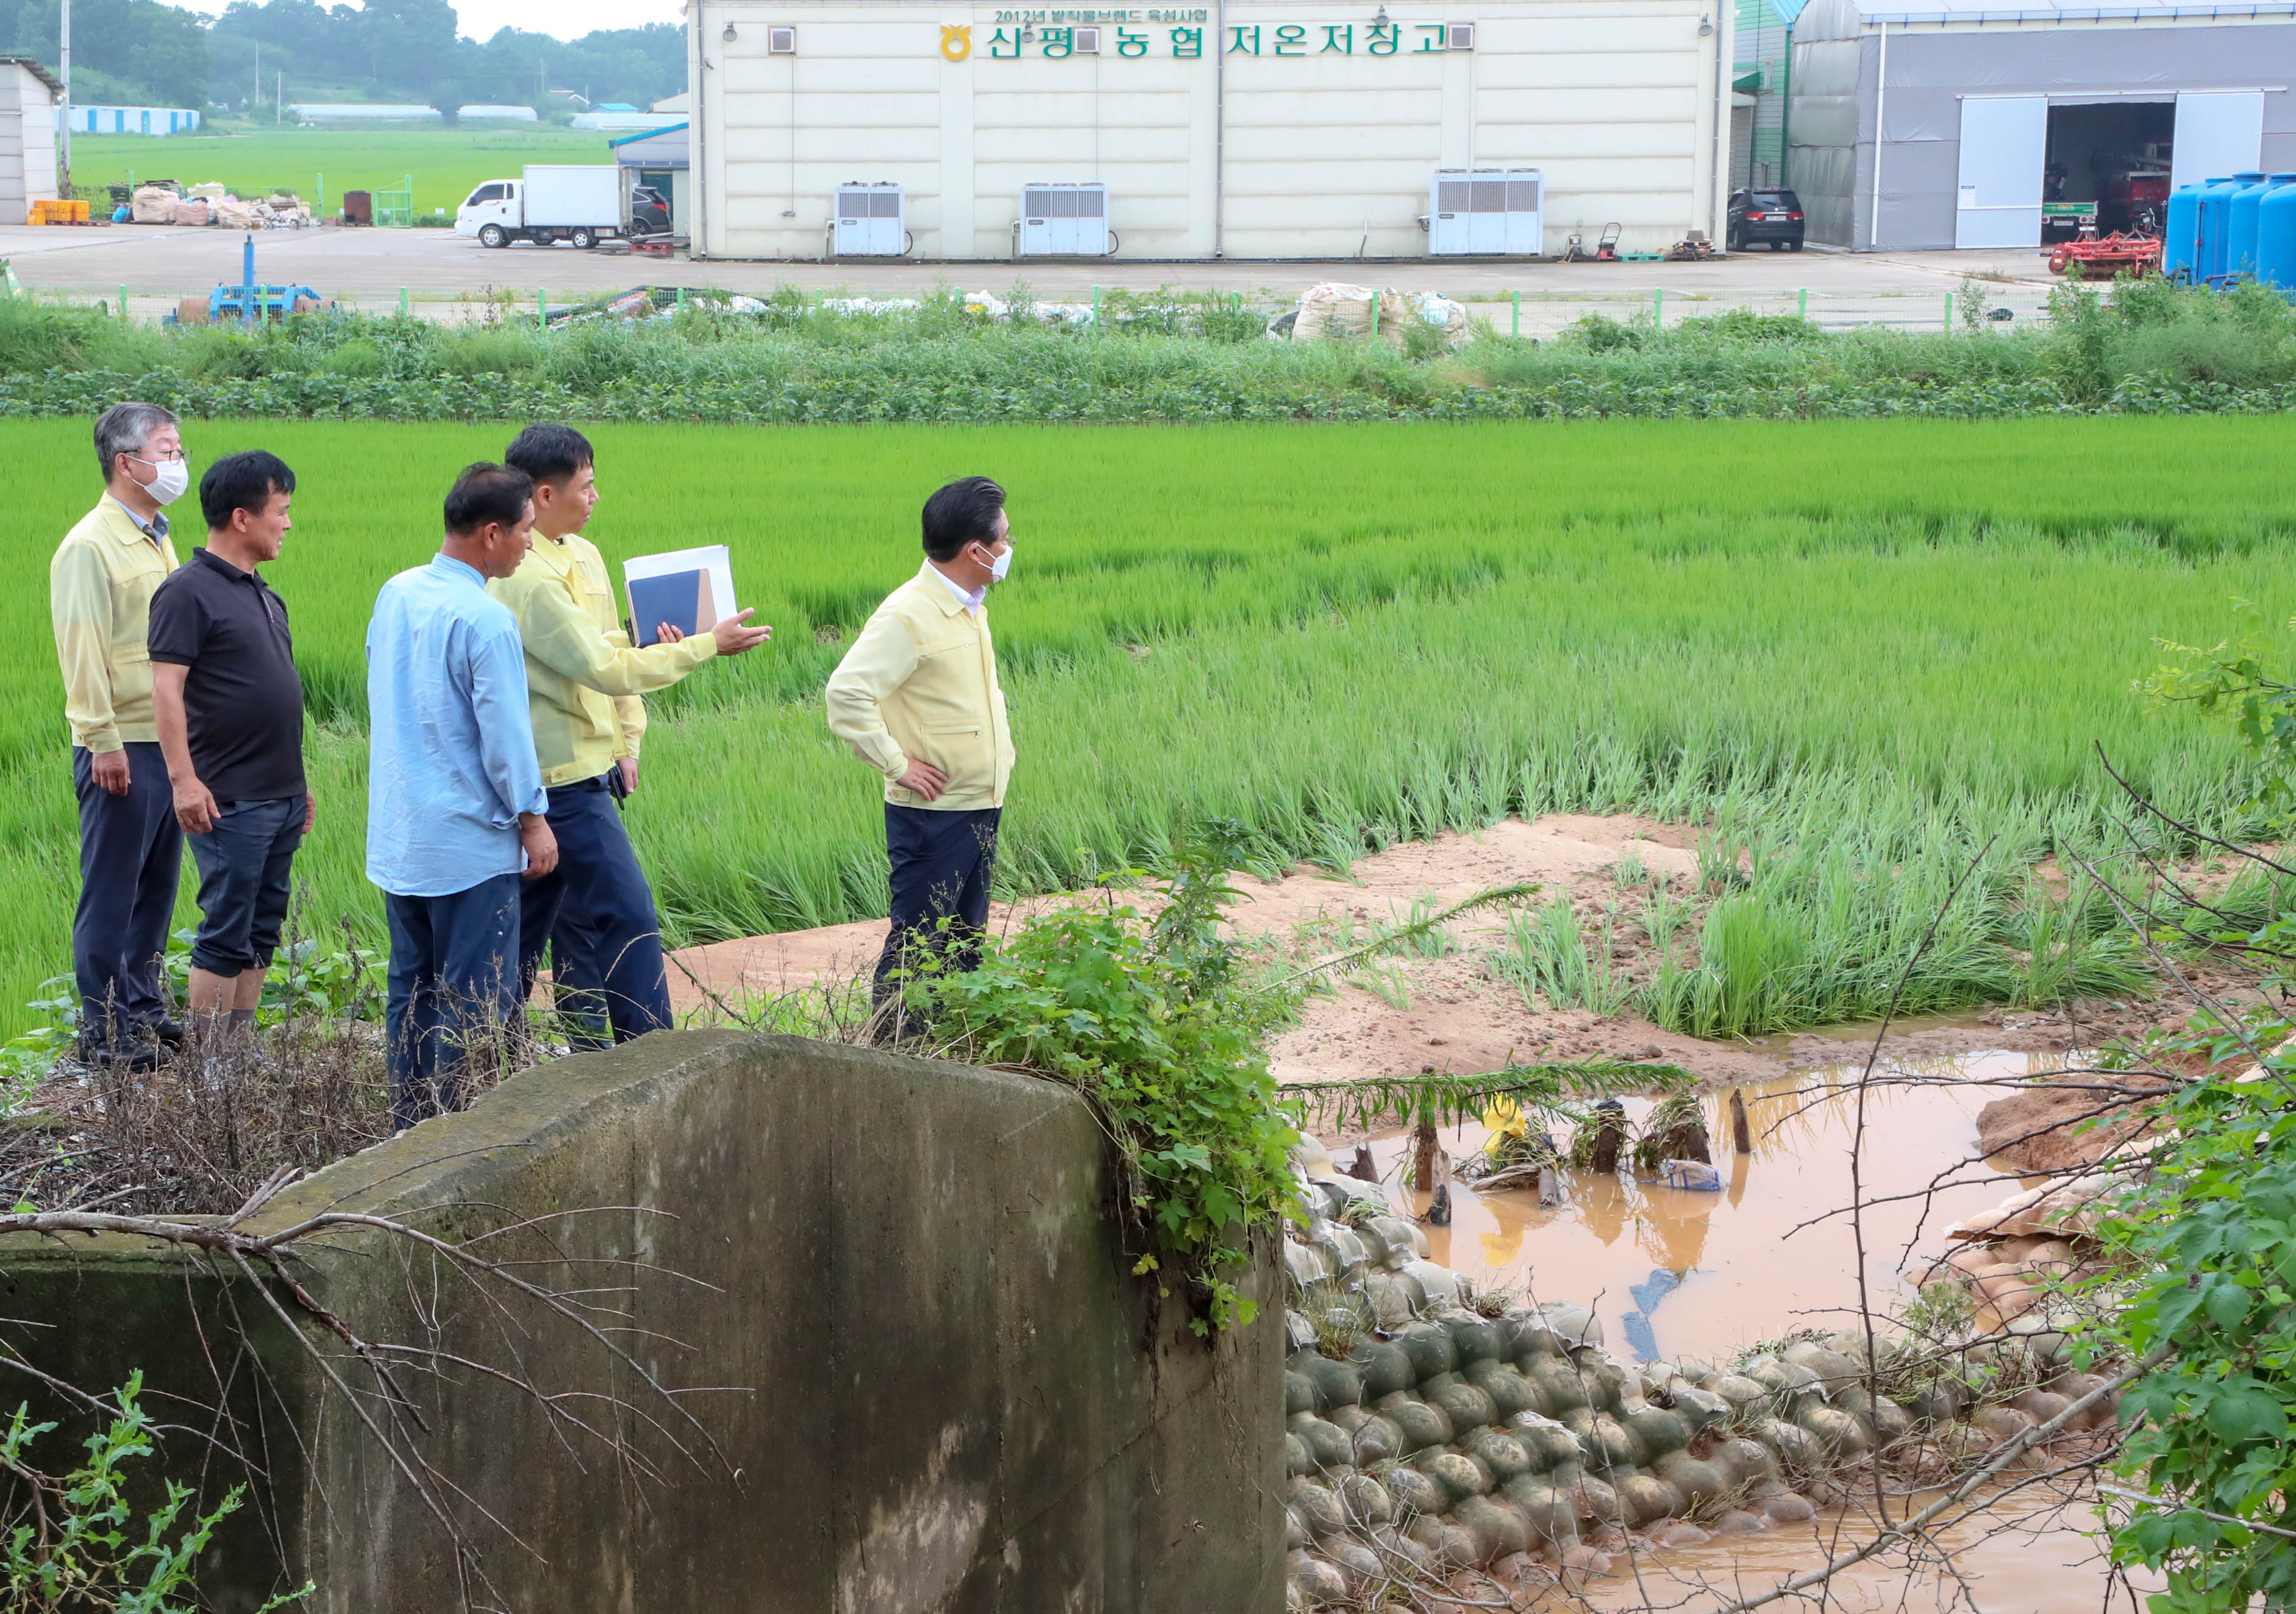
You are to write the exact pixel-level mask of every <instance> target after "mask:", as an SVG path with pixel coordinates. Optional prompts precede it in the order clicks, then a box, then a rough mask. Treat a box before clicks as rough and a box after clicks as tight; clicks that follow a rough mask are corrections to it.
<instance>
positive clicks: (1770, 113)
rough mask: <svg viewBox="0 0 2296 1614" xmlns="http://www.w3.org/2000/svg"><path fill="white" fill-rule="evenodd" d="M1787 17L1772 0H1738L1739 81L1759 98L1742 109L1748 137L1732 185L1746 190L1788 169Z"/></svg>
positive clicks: (1736, 156) (1778, 179) (1733, 167)
mask: <svg viewBox="0 0 2296 1614" xmlns="http://www.w3.org/2000/svg"><path fill="white" fill-rule="evenodd" d="M1788 40H1789V36H1788V34H1787V32H1786V22H1785V19H1784V17H1782V16H1780V15H1779V14H1778V10H1777V8H1776V6H1775V5H1773V4H1771V0H1737V32H1736V45H1737V48H1736V50H1735V51H1734V53H1733V56H1734V61H1735V63H1736V66H1735V70H1734V73H1733V81H1734V83H1735V84H1736V86H1737V87H1738V88H1739V89H1740V90H1741V91H1743V93H1745V94H1751V95H1752V96H1753V98H1754V104H1753V106H1752V107H1751V108H1748V109H1742V111H1741V116H1742V117H1743V118H1744V119H1745V124H1746V138H1745V140H1744V142H1743V149H1740V150H1737V151H1735V152H1733V154H1732V159H1731V164H1730V185H1731V188H1732V189H1733V190H1745V189H1749V188H1751V187H1752V186H1754V185H1774V184H1781V183H1783V179H1782V176H1783V175H1784V169H1785V133H1786V127H1785V126H1786V98H1785V90H1786V86H1787V82H1788V80H1789V79H1790V78H1792V63H1791V61H1789V60H1788V58H1787V54H1786V50H1787V45H1788Z"/></svg>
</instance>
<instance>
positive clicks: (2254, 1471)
mask: <svg viewBox="0 0 2296 1614" xmlns="http://www.w3.org/2000/svg"><path fill="white" fill-rule="evenodd" d="M2247 1029H2248V1031H2249V1033H2250V1035H2251V1036H2258V1035H2261V1036H2265V1037H2267V1038H2273V1037H2284V1036H2287V1034H2288V1033H2289V1031H2290V1029H2291V1026H2290V1024H2289V1022H2287V1021H2286V1020H2281V1019H2279V1018H2278V1017H2276V1016H2267V1017H2259V1019H2258V1020H2255V1021H2253V1022H2252V1023H2251V1025H2250V1026H2249V1027H2248V1028H2247ZM2267 1063H2268V1065H2269V1066H2270V1067H2271V1075H2270V1077H2269V1078H2268V1079H2267V1080H2265V1081H2261V1082H2254V1083H2242V1082H2238V1081H2235V1080H2233V1079H2230V1077H2229V1075H2228V1074H2227V1075H2226V1077H2221V1078H2219V1079H2214V1080H2208V1081H2202V1082H2199V1083H2195V1084H2194V1085H2193V1086H2189V1087H2187V1088H2185V1089H2184V1090H2183V1091H2181V1092H2180V1093H2179V1094H2177V1097H2176V1098H2175V1099H2174V1100H2172V1101H2170V1102H2169V1104H2168V1105H2167V1106H2165V1108H2164V1110H2163V1112H2162V1114H2161V1123H2162V1124H2163V1125H2164V1126H2167V1127H2175V1128H2176V1129H2177V1142H2176V1144H2175V1146H2174V1149H2173V1151H2172V1152H2171V1153H2170V1155H2169V1158H2168V1159H2166V1160H2165V1161H2163V1162H2162V1163H2161V1166H2160V1167H2159V1168H2158V1169H2157V1170H2156V1172H2155V1173H2154V1175H2153V1180H2152V1182H2151V1183H2150V1184H2147V1186H2146V1188H2145V1189H2144V1192H2142V1193H2140V1194H2137V1195H2134V1196H2132V1197H2131V1199H2130V1200H2129V1201H2128V1203H2127V1204H2126V1205H2125V1206H2124V1208H2123V1218H2124V1219H2120V1220H2116V1221H2114V1222H2112V1223H2109V1224H2108V1228H2109V1230H2110V1233H2111V1237H2112V1243H2113V1245H2114V1246H2115V1247H2116V1248H2117V1249H2119V1251H2120V1253H2121V1254H2123V1255H2125V1256H2127V1257H2128V1258H2132V1259H2134V1260H2135V1261H2136V1263H2138V1264H2139V1266H2141V1268H2142V1270H2144V1272H2146V1273H2147V1274H2150V1275H2149V1276H2148V1277H2147V1278H2146V1280H2145V1281H2144V1282H2143V1284H2142V1285H2141V1286H2140V1287H2139V1288H2138V1290H2137V1291H2136V1294H2135V1295H2134V1296H2133V1297H2132V1298H2131V1299H2129V1300H2128V1303H2127V1305H2126V1307H2125V1308H2124V1309H2123V1310H2122V1311H2121V1312H2120V1320H2119V1324H2118V1331H2119V1332H2120V1335H2121V1343H2122V1345H2123V1346H2124V1348H2126V1349H2127V1350H2128V1351H2130V1352H2132V1353H2136V1354H2139V1355H2142V1354H2144V1353H2147V1352H2151V1351H2153V1350H2155V1349H2157V1348H2167V1349H2168V1350H2169V1352H2170V1353H2171V1355H2170V1356H2169V1360H2168V1361H2167V1362H2166V1363H2164V1364H2162V1365H2161V1368H2160V1369H2159V1370H2157V1371H2156V1372H2152V1373H2149V1374H2147V1375H2146V1376H2144V1378H2142V1379H2140V1380H2138V1381H2136V1384H2134V1385H2133V1386H2132V1387H2131V1388H2130V1389H2129V1391H2128V1396H2127V1397H2125V1398H2124V1399H2123V1401H2122V1403H2121V1409H2120V1410H2121V1417H2122V1419H2123V1420H2124V1421H2127V1422H2128V1423H2129V1424H2130V1425H2131V1429H2130V1433H2129V1437H2128V1446H2127V1448H2126V1452H2125V1462H2124V1465H2123V1466H2124V1469H2125V1471H2128V1472H2129V1473H2131V1474H2133V1475H2136V1476H2140V1477H2141V1478H2142V1479H2143V1480H2144V1484H2145V1487H2146V1488H2147V1489H2148V1491H2149V1492H2151V1494H2153V1495H2155V1496H2157V1497H2159V1498H2161V1501H2160V1502H2159V1503H2155V1504H2148V1505H2141V1506H2139V1507H2138V1508H2137V1509H2136V1512H2135V1513H2134V1515H2133V1516H2132V1517H2131V1518H2130V1520H2128V1523H2127V1524H2126V1525H2125V1526H2123V1527H2122V1528H2120V1530H2119V1531H2118V1532H2116V1534H2115V1536H2114V1542H2113V1546H2114V1551H2115V1552H2116V1553H2118V1554H2119V1555H2120V1556H2121V1558H2122V1559H2123V1560H2124V1561H2136V1562H2141V1563H2143V1564H2144V1565H2146V1566H2147V1567H2149V1568H2152V1569H2165V1570H2166V1571H2167V1574H2168V1581H2169V1589H2168V1591H2167V1592H2166V1593H2165V1594H2160V1595H2156V1596H2155V1597H2153V1600H2152V1605H2153V1610H2154V1614H2232V1611H2233V1610H2246V1609H2250V1608H2254V1607H2258V1606H2261V1607H2264V1608H2267V1609H2285V1608H2289V1607H2292V1606H2296V1543H2292V1541H2291V1539H2290V1536H2289V1532H2291V1531H2296V1446H2292V1445H2291V1444H2290V1442H2289V1439H2288V1434H2289V1427H2290V1409H2291V1406H2292V1404H2296V1125H2292V1124H2291V1122H2290V1118H2289V1112H2288V1110H2289V1104H2290V1102H2291V1099H2292V1097H2296V1057H2286V1058H2283V1057H2279V1056H2276V1057H2275V1058H2273V1059H2272V1060H2270V1061H2267ZM2236 1068H2237V1067H2236V1066H2232V1067H2227V1070H2228V1071H2229V1069H2236ZM2259 1600H2260V1603H2259Z"/></svg>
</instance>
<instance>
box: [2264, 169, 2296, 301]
mask: <svg viewBox="0 0 2296 1614" xmlns="http://www.w3.org/2000/svg"><path fill="white" fill-rule="evenodd" d="M2273 177H2274V178H2275V179H2278V180H2282V181H2284V182H2285V183H2284V184H2278V185H2275V186H2274V187H2273V188H2272V189H2271V190H2269V191H2267V192H2266V193H2264V200H2263V201H2261V202H2259V204H2258V206H2257V209H2256V278H2257V279H2259V280H2260V281H2262V282H2263V283H2265V284H2266V285H2267V286H2278V287H2280V288H2281V289H2282V290H2283V291H2296V175H2288V174H2276V175H2274V176H2273Z"/></svg>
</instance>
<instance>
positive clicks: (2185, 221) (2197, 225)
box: [2161, 179, 2216, 280]
mask: <svg viewBox="0 0 2296 1614" xmlns="http://www.w3.org/2000/svg"><path fill="white" fill-rule="evenodd" d="M2215 183H2216V182H2215V181H2214V180H2210V179H2201V180H2195V181H2194V182H2193V183H2192V184H2188V185H2178V186H2177V188H2176V189H2175V190H2174V191H2172V192H2170V193H2169V221H2168V223H2167V224H2165V225H2162V226H2161V274H2166V275H2168V276H2169V278H2171V279H2172V280H2197V279H2198V278H2200V273H2201V270H2200V261H2201V259H2200V246H2201V193H2202V191H2203V190H2205V189H2206V188H2207V187H2208V186H2210V185H2211V184H2215Z"/></svg>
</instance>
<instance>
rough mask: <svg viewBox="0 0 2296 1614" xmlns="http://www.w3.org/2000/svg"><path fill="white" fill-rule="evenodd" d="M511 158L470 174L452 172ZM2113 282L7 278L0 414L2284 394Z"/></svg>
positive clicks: (1580, 413) (1625, 410)
mask: <svg viewBox="0 0 2296 1614" xmlns="http://www.w3.org/2000/svg"><path fill="white" fill-rule="evenodd" d="M408 137H409V138H414V135H409V136H408ZM298 138H300V136H299V137H298ZM312 138H315V139H316V138H318V137H316V136H313V137H312ZM325 138H328V139H340V138H343V137H342V136H337V135H329V136H326V137H325ZM361 138H364V137H361ZM503 138H504V139H506V140H507V139H509V138H511V137H510V136H504V137H503ZM514 154H515V153H514V152H511V151H510V149H509V148H507V147H505V148H504V155H505V157H507V156H510V155H514ZM504 166H505V164H502V163H497V164H495V165H493V166H491V167H488V166H487V165H485V164H479V165H478V166H474V167H471V168H468V169H467V170H457V172H458V173H463V174H465V175H466V178H458V179H457V181H456V184H457V186H459V185H461V184H464V183H466V182H467V178H475V177H484V176H485V175H486V174H488V173H493V172H499V171H500V169H501V168H502V167H504ZM401 171H403V170H401V169H400V168H398V166H397V165H396V164H393V165H390V166H389V168H387V169H386V172H387V173H388V174H389V175H391V176H396V175H397V174H398V173H399V172H401ZM328 172H329V179H328V185H329V192H330V194H333V193H335V186H336V185H337V184H338V183H339V181H338V178H337V176H336V172H335V170H333V169H330V170H328ZM178 177H180V176H178ZM299 183H307V181H299ZM440 194H443V193H440ZM445 200H446V201H459V200H460V194H459V193H457V194H455V195H453V196H447V197H446V198H445ZM417 203H418V205H427V204H426V199H425V197H424V196H422V195H418V197H417ZM2113 291H2114V296H2113V298H2112V301H2111V302H2110V303H2107V302H2105V301H2103V300H2102V299H2101V297H2100V293H2099V291H2097V290H2096V289H2095V288H2092V287H2085V286H2072V287H2067V288H2064V289H2062V290H2061V291H2059V292H2058V293H2057V294H2056V297H2055V315H2054V319H2053V321H2052V322H2051V323H2050V324H2048V325H2046V326H2045V327H2042V328H2039V329H2035V330H2029V331H2020V332H2015V333H2013V334H2012V333H2007V332H2001V333H1995V332H1980V333H1974V334H1970V333H1953V334H1948V333H1942V332H1939V333H1931V334H1926V335H1911V334H1907V333H1906V332H1896V331H1886V330H1881V329H1876V328H1872V327H1867V328H1863V329H1859V330H1857V331H1852V332H1837V333H1828V332H1822V331H1820V330H1818V329H1817V328H1816V326H1814V325H1810V324H1805V323H1804V322H1802V321H1800V320H1797V319H1792V318H1776V317H1758V316H1753V315H1747V314H1745V313H1743V311H1741V312H1735V313H1730V314H1725V315H1719V316H1718V317H1716V318H1713V319H1702V320H1693V321H1690V322H1687V323H1685V324H1681V325H1677V326H1670V327H1669V328H1668V329H1667V330H1666V332H1664V333H1663V334H1661V333H1658V332H1653V331H1652V330H1651V329H1650V327H1649V325H1648V324H1647V323H1646V322H1645V323H1641V324H1623V325H1622V324H1616V323H1614V322H1611V321H1609V320H1604V319H1602V318H1600V317H1598V316H1590V317H1589V318H1588V319H1587V320H1583V321H1581V322H1580V323H1579V325H1578V326H1577V327H1575V328H1573V329H1572V330H1571V331H1570V332H1566V333H1564V335H1562V337H1560V338H1558V339H1556V340H1552V341H1548V342H1545V343H1539V342H1534V341H1530V340H1515V339H1513V338H1507V337H1501V336H1497V335H1492V334H1489V333H1488V332H1486V333H1483V334H1480V335H1478V336H1476V337H1475V339H1474V340H1469V341H1465V342H1463V343H1462V344H1460V345H1459V346H1457V347H1456V348H1444V347H1443V345H1442V344H1441V343H1439V342H1436V341H1431V340H1423V338H1425V337H1426V336H1427V335H1428V334H1430V333H1431V332H1432V327H1427V326H1422V327H1419V328H1418V329H1416V330H1406V332H1403V333H1402V334H1403V335H1405V336H1408V337H1410V338H1411V339H1412V340H1401V341H1398V342H1394V343H1390V342H1388V341H1377V342H1374V341H1312V342H1298V343H1294V342H1291V341H1283V340H1264V338H1263V336H1262V331H1263V328H1264V325H1265V321H1266V317H1267V314H1268V313H1269V312H1270V308H1269V307H1268V305H1267V303H1265V302H1259V301H1246V300H1245V299H1241V298H1238V297H1235V296H1234V295H1233V294H1231V295H1230V296H1228V297H1225V298H1222V297H1214V296H1207V295H1202V294H1194V295H1189V294H1183V293H1178V292H1173V291H1164V292H1159V293H1149V294H1145V295H1138V296H1131V295H1128V296H1121V297H1111V298H1107V299H1103V304H1102V307H1101V309H1100V313H1101V323H1100V324H1097V325H1095V324H1093V323H1092V321H1091V318H1090V312H1091V311H1090V309H1089V307H1075V308H1071V309H1068V310H1061V309H1047V308H1045V307H1042V306H1041V305H1038V304H1037V303H1035V302H1034V301H1033V300H1032V299H1031V297H1030V294H1029V290H1028V288H1027V287H1025V286H1014V287H1013V288H1012V289H1011V293H1010V300H1011V303H1012V306H1013V309H1014V311H1015V313H1016V315H1017V316H1016V317H1014V318H1012V319H1009V320H1006V319H996V318H992V317H991V314H990V312H989V311H988V309H987V307H985V305H983V304H982V303H981V302H980V300H979V299H968V298H966V297H964V296H962V295H960V294H959V293H957V292H955V291H939V292H937V293H935V294H933V295H931V296H930V297H928V298H926V299H922V301H921V302H920V303H919V305H918V306H916V307H867V306H863V305H858V304H851V303H847V302H845V301H844V299H835V300H834V301H830V302H824V301H823V300H821V299H816V298H815V297H812V296H809V295H808V294H806V293H803V292H800V291H796V290H794V289H791V288H783V291H780V292H777V293H776V294H775V297H774V298H773V299H770V300H769V301H765V302H758V301H757V300H756V299H742V300H741V301H740V302H738V303H737V302H736V301H735V300H734V299H728V298H726V297H724V296H723V295H722V294H718V293H707V294H694V295H692V296H689V297H688V298H687V299H686V301H685V306H684V307H677V306H676V303H675V301H674V300H673V299H674V296H675V294H671V293H665V302H666V303H668V307H665V308H663V309H662V310H661V311H660V312H661V313H663V314H664V315H671V317H663V318H650V319H647V320H644V321H642V322H631V323H618V322H617V321H616V320H615V319H613V318H611V317H609V316H607V315H605V314H604V313H603V308H602V306H600V305H594V306H593V307H590V308H589V309H587V310H586V311H584V312H583V313H582V314H581V315H578V316H576V317H574V318H572V319H570V320H568V319H565V318H564V317H563V316H561V323H560V324H555V325H553V327H552V329H550V330H549V331H547V332H545V331H541V330H537V328H536V325H535V324H534V322H533V320H532V317H531V315H530V312H529V310H530V307H531V305H530V304H526V305H523V306H521V304H520V303H518V302H517V301H516V300H515V299H513V298H512V296H510V295H509V294H504V299H503V301H502V303H501V304H500V306H499V311H498V313H499V317H498V319H497V320H496V322H495V323H492V324H478V325H475V326H457V327H455V328H452V329H449V328H447V327H444V326H439V325H432V324H427V323H424V322H422V321H417V320H412V319H401V318H398V317H397V316H396V315H393V316H391V317H389V318H381V319H360V318H357V317H355V316H352V315H348V314H338V315H332V316H321V315H304V316H301V317H299V318H297V319H295V320H293V321H291V322H290V323H289V324H286V325H285V326H283V327H274V328H271V329H267V330H258V331H254V332H246V331H242V330H241V329H239V328H237V327H233V328H229V329H216V328H208V327H193V328H192V329H188V330H168V329H161V328H159V327H156V326H133V325H127V324H122V323H121V322H120V321H119V320H116V319H107V318H104V317H103V316H102V315H99V314H98V313H97V312H96V311H95V310H94V309H92V308H90V309H79V310H75V309H68V308H63V307H59V306H56V305H53V304H48V303H42V302H38V301H37V300H31V299H20V300H19V301H17V302H14V303H0V415H43V414H92V413H94V411H95V410H97V409H99V408H101V407H102V404H103V402H104V401H105V400H107V399H109V398H111V397H119V396H121V395H122V394H123V393H127V392H131V391H132V392H134V393H135V394H136V395H138V396H142V397H154V398H159V399H161V400H163V401H165V402H168V404H170V405H171V406H174V407H175V408H176V409H177V410H178V411H180V412H182V413H184V414H196V415H202V416H207V417H210V418H224V417H231V416H272V417H280V418H287V419H297V420H308V419H359V420H364V419H383V420H504V419H511V420H515V419H521V418H527V417H531V416H535V415H558V416H563V417H569V418H574V419H580V420H588V421H676V422H762V423H771V424H800V423H829V422H868V423H879V422H934V423H944V424H945V423H951V422H984V423H985V422H1053V421H1062V422H1119V421H1143V422H1173V423H1178V422H1188V423H1199V424H1200V423H1203V422H1210V421H1302V420H1316V421H1357V420H1390V419H1405V420H1443V421H1458V420H1475V419H1521V418H1525V417H1540V418H1547V417H1567V418H1581V417H1588V416H1602V415H1646V416H1664V417H1682V416H1691V417H1706V416H1717V415H1719V416H1764V417H1775V418H1823V417H1837V416H1848V417H1860V418H1863V417H1872V416H1888V415H1908V414H1910V415H1932V416H1944V417H1948V418H1979V417H1998V416H2005V415H2017V414H2087V413H2111V414H2189V413H2195V412H2204V413H2214V414H2221V413H2283V412H2285V411H2287V410H2289V409H2291V408H2296V312H2292V311H2291V309H2290V307H2289V305H2288V304H2286V303H2285V302H2284V301H2283V300H2282V299H2280V298H2279V297H2277V296H2276V295H2275V294H2273V293H2272V292H2270V291H2264V290H2260V289H2259V288H2256V287H2253V286H2249V287H2244V288H2243V289H2241V290H2240V291H2235V292H2234V293H2231V294H2229V295H2221V296H2219V295H2216V294H2212V293H2207V292H2193V291H2184V290H2181V289H2178V288H2177V287H2174V286H2170V285H2169V284H2168V283H2164V282H2147V283H2143V284H2141V285H2139V284H2124V285H2120V286H2117V287H2115V288H2113ZM528 295H530V293H529V294H528Z"/></svg>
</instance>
